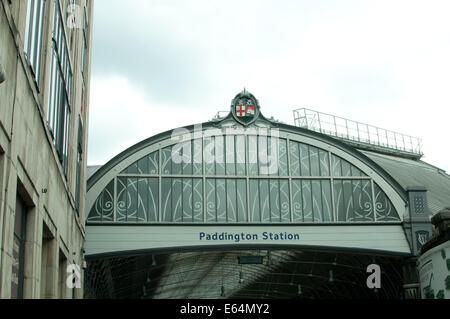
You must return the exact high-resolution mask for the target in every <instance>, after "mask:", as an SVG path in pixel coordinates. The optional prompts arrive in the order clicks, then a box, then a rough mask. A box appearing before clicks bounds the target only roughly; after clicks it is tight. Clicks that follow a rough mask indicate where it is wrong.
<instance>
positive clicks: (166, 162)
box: [161, 147, 172, 174]
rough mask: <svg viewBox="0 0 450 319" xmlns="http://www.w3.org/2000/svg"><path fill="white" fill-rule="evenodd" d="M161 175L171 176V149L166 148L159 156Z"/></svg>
mask: <svg viewBox="0 0 450 319" xmlns="http://www.w3.org/2000/svg"><path fill="white" fill-rule="evenodd" d="M161 174H172V148H171V147H166V148H164V149H163V150H162V154H161Z"/></svg>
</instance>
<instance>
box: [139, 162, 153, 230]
mask: <svg viewBox="0 0 450 319" xmlns="http://www.w3.org/2000/svg"><path fill="white" fill-rule="evenodd" d="M144 159H145V158H144ZM149 181H150V180H149V179H148V178H139V179H138V183H137V196H138V199H137V221H138V222H146V221H147V220H148V218H147V215H148V209H149V197H150V196H149V193H150V190H149V188H150V185H149Z"/></svg>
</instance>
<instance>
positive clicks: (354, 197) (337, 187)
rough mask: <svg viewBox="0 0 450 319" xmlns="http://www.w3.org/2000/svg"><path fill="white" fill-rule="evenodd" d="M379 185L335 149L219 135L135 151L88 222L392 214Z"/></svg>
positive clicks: (309, 219) (351, 218)
mask: <svg viewBox="0 0 450 319" xmlns="http://www.w3.org/2000/svg"><path fill="white" fill-rule="evenodd" d="M399 220H400V218H399V215H398V213H397V211H396V210H395V207H394V205H393V204H392V202H391V201H390V199H389V197H388V196H387V195H386V194H385V193H384V191H383V190H382V189H381V188H380V187H379V186H378V185H377V184H376V183H375V182H374V181H373V179H372V178H371V177H369V176H368V175H367V174H365V173H364V172H363V171H361V169H359V168H358V167H356V166H355V165H353V164H352V163H350V162H349V161H347V160H345V159H343V158H341V157H340V156H338V155H336V154H334V153H332V152H330V151H328V150H324V149H321V148H319V147H317V146H314V145H308V144H305V143H300V142H297V141H293V140H288V139H286V138H278V137H274V136H265V135H256V134H255V135H250V134H249V135H223V136H221V135H219V136H208V137H202V138H196V139H192V140H188V141H183V142H180V143H179V144H174V145H170V146H167V147H162V148H160V149H158V150H156V151H153V152H152V153H150V154H148V155H146V156H144V157H142V158H140V159H137V160H136V161H134V163H132V164H131V165H128V167H127V168H126V169H124V170H123V171H121V173H120V174H118V175H117V176H115V177H114V178H113V180H111V181H110V182H109V183H108V185H107V187H105V189H104V190H103V191H102V192H101V193H100V194H99V195H98V198H97V199H96V201H95V203H94V205H93V206H92V209H91V211H90V213H89V216H88V219H87V221H88V222H123V223H329V222H378V221H380V222H381V221H399Z"/></svg>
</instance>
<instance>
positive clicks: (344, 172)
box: [341, 159, 352, 176]
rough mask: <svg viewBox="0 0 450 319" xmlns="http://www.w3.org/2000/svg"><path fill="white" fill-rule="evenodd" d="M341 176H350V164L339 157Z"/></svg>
mask: <svg viewBox="0 0 450 319" xmlns="http://www.w3.org/2000/svg"><path fill="white" fill-rule="evenodd" d="M341 166H342V176H352V172H351V165H350V163H349V162H347V161H345V160H343V159H341Z"/></svg>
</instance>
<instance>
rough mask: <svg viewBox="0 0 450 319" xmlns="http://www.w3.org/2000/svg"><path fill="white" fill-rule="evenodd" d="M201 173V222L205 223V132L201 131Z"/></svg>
mask: <svg viewBox="0 0 450 319" xmlns="http://www.w3.org/2000/svg"><path fill="white" fill-rule="evenodd" d="M202 173H203V174H202V175H203V223H206V213H207V212H206V203H207V202H206V196H207V192H206V163H205V134H204V132H203V133H202Z"/></svg>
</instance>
